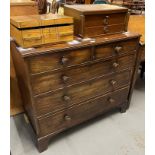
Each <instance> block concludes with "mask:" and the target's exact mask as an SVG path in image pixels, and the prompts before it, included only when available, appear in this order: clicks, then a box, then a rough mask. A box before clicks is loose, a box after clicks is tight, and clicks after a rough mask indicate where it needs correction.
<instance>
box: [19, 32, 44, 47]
mask: <svg viewBox="0 0 155 155" xmlns="http://www.w3.org/2000/svg"><path fill="white" fill-rule="evenodd" d="M21 33H22V40H23V45H24V46H25V47H28V46H35V45H38V44H42V43H43V40H42V29H36V30H22V32H21Z"/></svg>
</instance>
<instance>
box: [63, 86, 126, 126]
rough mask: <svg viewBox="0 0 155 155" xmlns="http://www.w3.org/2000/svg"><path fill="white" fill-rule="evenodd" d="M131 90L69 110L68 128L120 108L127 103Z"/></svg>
mask: <svg viewBox="0 0 155 155" xmlns="http://www.w3.org/2000/svg"><path fill="white" fill-rule="evenodd" d="M128 93H129V88H124V89H121V90H119V91H116V92H113V93H109V94H106V95H104V96H100V97H97V98H95V99H92V100H90V101H87V102H86V103H84V104H82V105H77V106H74V107H72V108H70V109H69V110H68V113H67V114H66V115H65V117H66V116H67V117H68V118H70V119H67V120H66V121H67V126H68V127H71V126H74V125H76V124H79V123H81V122H83V121H86V120H88V119H90V118H93V117H95V116H97V115H99V114H102V113H103V112H105V111H108V110H110V109H113V108H116V107H119V106H120V105H122V104H123V103H125V102H126V101H127V98H128Z"/></svg>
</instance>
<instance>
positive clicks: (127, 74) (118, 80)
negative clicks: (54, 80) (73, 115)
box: [34, 71, 131, 116]
mask: <svg viewBox="0 0 155 155" xmlns="http://www.w3.org/2000/svg"><path fill="white" fill-rule="evenodd" d="M130 78H131V71H124V72H122V73H119V74H112V75H108V76H105V77H99V78H97V79H93V80H91V81H89V82H87V83H85V84H78V85H75V86H73V87H67V88H66V89H65V90H61V91H56V92H54V93H52V92H51V93H47V94H42V95H39V96H36V97H35V105H34V106H35V109H36V113H37V115H38V116H41V115H44V114H46V113H50V112H52V113H54V112H56V111H58V110H60V109H64V108H65V107H66V106H67V107H70V106H72V105H73V104H79V103H80V102H84V101H87V100H88V99H90V98H93V97H96V96H99V95H102V94H105V93H108V92H112V91H115V90H117V89H119V88H122V87H125V86H128V85H129V83H130Z"/></svg>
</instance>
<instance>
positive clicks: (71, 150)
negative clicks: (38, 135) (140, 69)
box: [10, 79, 145, 155]
mask: <svg viewBox="0 0 155 155" xmlns="http://www.w3.org/2000/svg"><path fill="white" fill-rule="evenodd" d="M144 118H145V82H144V80H141V79H139V80H137V82H136V86H135V89H134V93H133V97H132V101H131V106H130V108H129V110H128V111H127V112H126V113H123V114H121V113H119V112H112V113H110V114H106V115H104V116H101V117H99V118H96V119H94V120H92V121H89V122H87V123H84V124H82V125H80V126H78V127H74V128H73V129H71V130H68V131H65V132H63V133H61V134H60V135H58V136H56V137H55V138H54V139H53V140H51V142H50V144H49V147H48V150H46V151H45V152H43V153H41V155H144V154H145V153H144V152H145V139H144V137H145V122H144ZM10 130H11V153H12V155H39V153H38V151H37V149H36V147H35V144H34V136H33V130H32V128H31V127H30V125H29V124H27V123H26V122H25V120H24V117H23V114H20V115H17V116H16V117H11V129H10Z"/></svg>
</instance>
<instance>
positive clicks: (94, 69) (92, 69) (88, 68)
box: [31, 55, 135, 94]
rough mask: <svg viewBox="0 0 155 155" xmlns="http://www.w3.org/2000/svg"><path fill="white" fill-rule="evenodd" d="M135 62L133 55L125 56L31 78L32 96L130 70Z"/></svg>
mask: <svg viewBox="0 0 155 155" xmlns="http://www.w3.org/2000/svg"><path fill="white" fill-rule="evenodd" d="M134 62H135V55H127V56H123V57H120V58H113V59H111V60H107V61H101V62H95V63H92V64H88V65H85V66H81V67H78V68H77V67H76V68H72V69H66V70H63V71H62V72H57V73H50V72H49V73H45V74H41V75H34V76H32V77H31V81H32V82H31V83H32V90H33V92H34V94H40V93H44V92H47V91H51V90H56V89H59V88H63V87H64V86H69V85H74V84H76V83H80V82H82V81H88V80H90V79H92V78H95V77H98V76H101V75H104V74H110V73H112V72H117V71H121V70H124V69H127V68H129V69H131V68H132V67H133V65H134Z"/></svg>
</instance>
